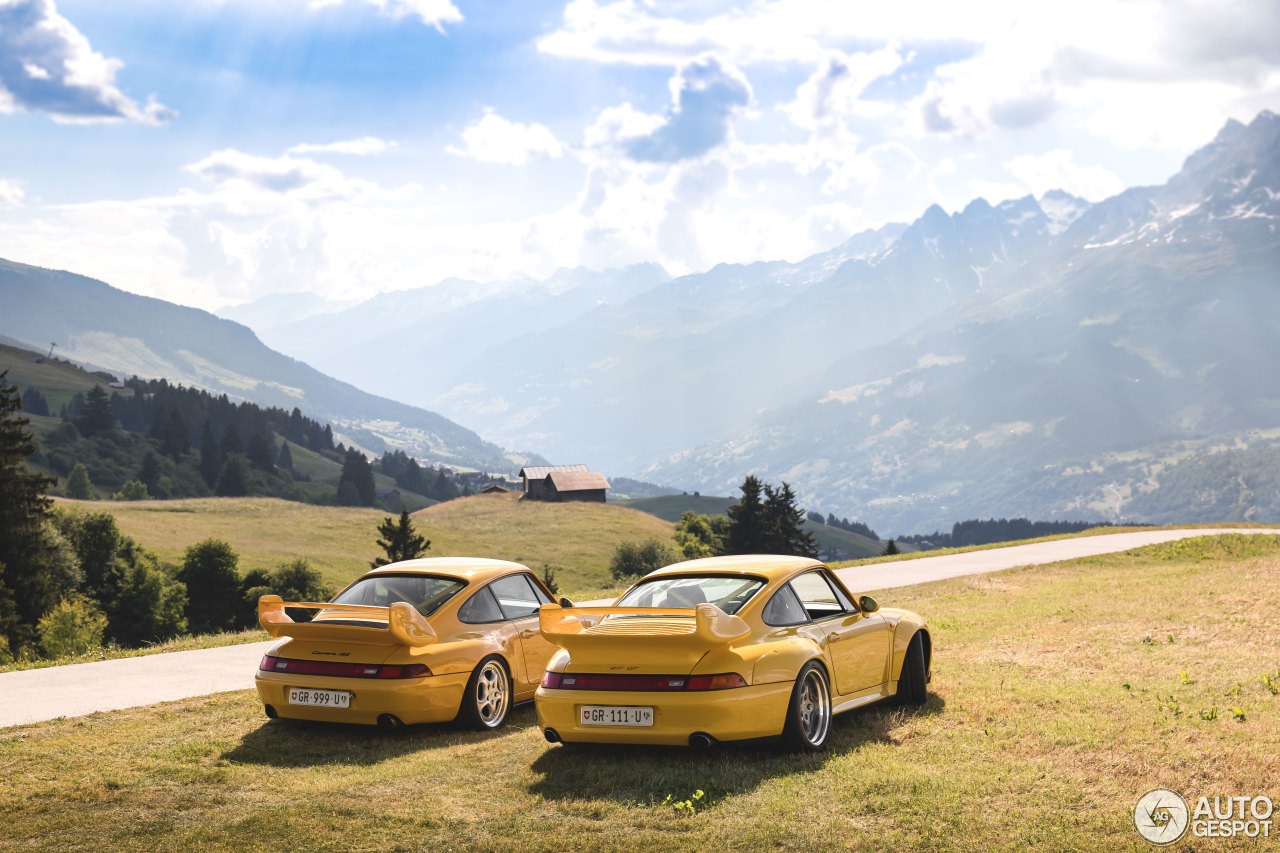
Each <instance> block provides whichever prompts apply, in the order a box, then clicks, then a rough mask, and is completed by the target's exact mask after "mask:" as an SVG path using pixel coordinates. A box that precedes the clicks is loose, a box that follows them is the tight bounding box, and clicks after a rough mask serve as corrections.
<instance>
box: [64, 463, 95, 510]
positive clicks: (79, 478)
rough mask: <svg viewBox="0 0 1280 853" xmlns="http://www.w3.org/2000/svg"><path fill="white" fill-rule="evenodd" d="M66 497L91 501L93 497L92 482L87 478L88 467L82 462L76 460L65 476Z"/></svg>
mask: <svg viewBox="0 0 1280 853" xmlns="http://www.w3.org/2000/svg"><path fill="white" fill-rule="evenodd" d="M67 497H69V498H75V499H76V500H78V501H91V500H93V499H94V497H95V495H94V492H93V483H92V482H91V481H90V480H89V469H88V468H86V467H84V463H83V462H77V463H76V467H74V468H72V469H71V474H70V475H68V477H67Z"/></svg>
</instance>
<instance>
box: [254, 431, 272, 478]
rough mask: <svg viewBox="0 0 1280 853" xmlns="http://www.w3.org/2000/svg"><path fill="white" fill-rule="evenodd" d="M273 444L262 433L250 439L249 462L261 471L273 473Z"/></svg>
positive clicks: (256, 433)
mask: <svg viewBox="0 0 1280 853" xmlns="http://www.w3.org/2000/svg"><path fill="white" fill-rule="evenodd" d="M274 455H275V454H273V453H272V452H271V442H270V441H269V440H268V439H267V438H266V436H264V435H263V434H262V433H258V432H255V433H254V434H253V436H252V437H250V439H249V462H250V464H252V465H253V467H255V468H257V469H258V470H260V471H266V472H267V473H271V471H272V469H274V468H275V461H274V458H273V457H274Z"/></svg>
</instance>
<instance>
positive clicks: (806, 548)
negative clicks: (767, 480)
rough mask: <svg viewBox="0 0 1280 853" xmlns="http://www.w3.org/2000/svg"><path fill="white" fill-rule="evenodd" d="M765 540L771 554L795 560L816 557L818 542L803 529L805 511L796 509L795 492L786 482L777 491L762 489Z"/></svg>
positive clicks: (766, 487)
mask: <svg viewBox="0 0 1280 853" xmlns="http://www.w3.org/2000/svg"><path fill="white" fill-rule="evenodd" d="M764 491H765V496H766V497H765V503H764V515H765V529H766V531H767V534H766V537H765V540H766V547H767V549H768V550H769V552H770V553H774V554H789V555H794V556H797V557H814V558H817V556H818V543H817V542H815V541H814V539H813V534H812V533H810V532H809V531H807V530H805V529H804V519H805V514H804V510H803V509H801V508H800V507H798V506H796V493H795V492H794V491H792V489H791V486H790V484H788V483H787V482H786V481H785V480H784V481H783V483H782V485H781V486H779V487H778V488H777V489H775V488H773V487H772V486H767V485H766V486H765V487H764Z"/></svg>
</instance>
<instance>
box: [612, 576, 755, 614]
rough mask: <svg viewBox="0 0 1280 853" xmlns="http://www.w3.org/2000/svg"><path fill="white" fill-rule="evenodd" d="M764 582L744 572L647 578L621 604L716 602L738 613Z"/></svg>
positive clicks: (620, 605)
mask: <svg viewBox="0 0 1280 853" xmlns="http://www.w3.org/2000/svg"><path fill="white" fill-rule="evenodd" d="M762 586H764V581H763V580H761V579H760V578H753V577H746V576H744V575H686V576H684V577H664V578H654V579H653V580H644V581H640V583H638V584H636V586H635V587H633V588H632V589H631V590H629V591H628V592H627V594H626V595H624V596H622V598H621V599H619V601H618V603H617V605H616V606H618V607H697V606H698V605H699V604H707V603H709V604H714V605H715V606H716V607H719V608H720V609H721V610H723V611H724V612H725V613H729V614H734V613H737V612H738V611H739V610H741V609H742V606H743V605H744V604H746V603H747V602H748V601H750V600H751V596H753V595H755V594H756V593H757V592H759V591H760V588H761V587H762Z"/></svg>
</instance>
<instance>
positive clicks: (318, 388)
mask: <svg viewBox="0 0 1280 853" xmlns="http://www.w3.org/2000/svg"><path fill="white" fill-rule="evenodd" d="M0 304H3V305H4V311H3V312H0V334H4V335H9V336H11V337H13V338H16V339H18V340H20V341H23V342H34V345H33V347H32V348H34V349H39V346H40V344H39V342H43V341H55V342H57V345H58V346H57V350H56V353H55V354H56V355H59V356H62V357H65V358H68V359H71V360H74V361H77V362H80V363H83V364H86V365H92V366H93V367H94V368H99V367H100V368H102V369H105V370H109V371H110V372H112V373H114V374H116V375H118V376H120V378H122V379H123V378H125V377H127V376H130V375H137V376H139V377H143V378H164V379H167V380H169V381H170V382H175V383H184V384H187V385H192V386H196V387H200V388H205V389H207V390H209V391H211V392H213V393H215V394H219V393H225V394H227V395H228V396H229V397H232V398H233V399H243V400H250V401H252V402H255V403H258V404H260V405H265V406H278V407H280V408H284V409H286V410H289V409H292V408H294V407H300V408H302V409H304V410H306V411H307V412H308V413H310V414H311V415H312V416H313V417H318V418H322V419H325V420H328V421H331V422H332V423H333V425H334V428H335V430H337V431H338V433H339V435H340V436H342V435H346V436H348V438H347V441H348V442H349V443H350V442H352V441H354V442H355V443H357V444H359V445H361V446H362V447H364V448H365V449H366V450H368V451H370V452H373V453H381V452H382V451H383V450H384V449H385V447H386V446H393V447H403V448H406V449H409V450H411V451H412V452H414V453H415V454H417V455H418V456H420V457H425V458H430V459H432V460H435V461H438V462H445V463H448V464H451V465H455V466H463V467H471V468H479V469H485V470H498V471H515V470H517V469H519V467H520V466H521V465H523V464H525V462H527V461H538V460H537V459H536V458H535V457H533V456H530V455H528V454H526V455H513V454H507V453H505V452H504V451H503V450H502V449H501V448H499V447H497V446H496V445H494V444H490V443H489V442H486V441H484V440H483V439H481V438H480V437H479V436H478V435H476V434H475V433H474V432H472V431H471V430H469V429H467V428H465V427H462V426H460V425H458V424H457V423H454V422H453V421H451V420H449V419H447V418H445V417H442V416H441V415H438V414H436V413H434V412H430V411H426V410H423V409H417V408H414V407H412V406H407V405H404V404H402V403H397V402H395V401H393V400H389V399H387V398H385V397H377V396H374V395H373V394H369V393H366V392H364V391H362V390H360V389H359V388H356V387H355V386H352V385H349V384H347V383H345V382H339V381H338V380H336V379H333V378H331V377H329V376H326V375H325V374H323V373H321V372H319V371H318V370H315V369H314V368H312V367H310V366H308V365H306V364H304V363H302V362H300V361H296V360H294V359H292V358H289V357H288V356H284V355H281V354H280V353H278V352H276V351H275V350H272V349H270V348H268V347H267V346H265V345H264V344H263V343H262V342H261V341H260V340H259V339H258V338H257V337H256V336H255V335H254V334H253V332H252V331H250V330H249V329H248V328H246V327H244V326H241V325H239V324H238V323H234V322H232V321H230V320H224V319H220V318H218V317H216V316H214V315H212V314H209V313H208V312H205V311H200V310H198V309H194V308H186V307H183V306H179V305H174V304H172V303H168V302H164V301H162V300H159V299H152V298H149V297H144V296H137V295H135V294H132V293H126V292H124V291H122V290H117V289H116V288H113V287H111V286H110V285H108V284H105V283H103V282H101V281H96V280H94V279H91V278H87V277H85V276H81V275H76V274H74V273H69V272H59V271H56V270H47V269H42V268H39V267H32V266H27V265H25V264H20V263H15V262H12V261H4V260H0ZM386 358H389V359H390V362H389V364H388V365H384V369H390V368H394V367H395V366H396V365H397V361H396V358H395V356H394V354H389V355H387V356H386Z"/></svg>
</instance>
